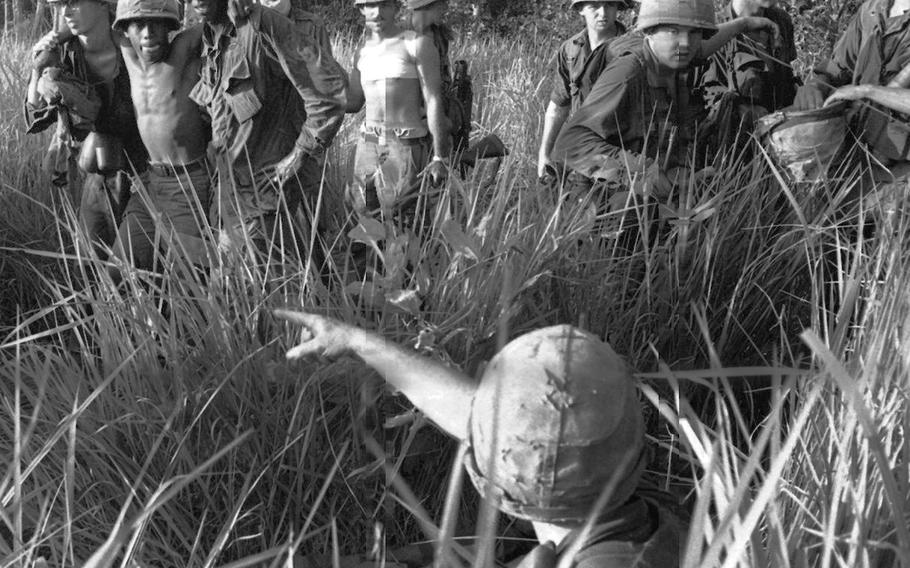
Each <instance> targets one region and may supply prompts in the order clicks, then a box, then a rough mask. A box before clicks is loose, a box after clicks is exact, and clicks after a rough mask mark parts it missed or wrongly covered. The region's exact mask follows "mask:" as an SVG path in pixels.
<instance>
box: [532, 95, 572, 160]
mask: <svg viewBox="0 0 910 568" xmlns="http://www.w3.org/2000/svg"><path fill="white" fill-rule="evenodd" d="M567 118H569V107H567V106H559V105H557V104H556V103H554V102H553V101H550V102H549V103H548V104H547V111H546V113H545V114H544V117H543V137H542V138H541V140H540V150H539V151H538V152H537V177H543V176H544V174H546V167H547V165H549V164H550V163H551V160H550V154H551V153H552V152H553V146H554V145H555V144H556V137H557V136H559V131H560V130H562V125H563V124H565V122H566V119H567Z"/></svg>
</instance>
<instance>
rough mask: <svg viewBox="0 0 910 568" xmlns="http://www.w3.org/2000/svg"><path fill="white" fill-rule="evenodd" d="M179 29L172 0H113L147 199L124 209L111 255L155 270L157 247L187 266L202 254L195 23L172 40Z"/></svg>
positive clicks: (202, 124)
mask: <svg viewBox="0 0 910 568" xmlns="http://www.w3.org/2000/svg"><path fill="white" fill-rule="evenodd" d="M179 27H180V14H179V10H178V6H177V1H176V0H119V2H118V3H117V13H116V18H115V20H114V24H113V28H114V30H115V31H116V32H117V33H118V34H120V36H119V44H120V48H121V51H122V53H123V59H124V62H125V63H126V69H127V71H128V72H129V75H130V84H131V87H132V98H133V104H134V106H135V109H136V118H137V121H138V125H139V134H140V135H141V136H142V141H143V143H144V144H145V147H146V149H147V150H148V153H149V167H148V171H146V172H143V173H142V174H141V175H140V176H139V181H138V184H141V185H142V186H144V188H145V190H146V192H147V194H148V195H147V198H145V197H143V198H141V199H132V200H131V201H130V204H129V205H128V206H127V208H126V211H125V213H124V219H123V223H122V224H121V226H120V229H119V231H118V236H117V241H116V243H115V246H114V254H115V255H117V256H118V257H119V258H120V259H121V260H123V261H124V263H126V264H127V265H130V264H132V265H134V266H136V267H138V268H142V269H144V270H152V269H154V268H155V267H154V261H155V259H156V258H158V257H159V255H156V254H155V252H156V251H155V248H156V244H158V245H161V246H165V245H167V244H174V245H175V246H177V250H179V251H180V252H181V253H185V254H186V258H187V260H189V261H190V262H191V263H193V264H197V265H202V264H203V263H204V261H205V259H206V251H205V245H204V241H203V236H204V234H205V232H206V227H207V219H208V217H207V211H208V205H209V190H210V179H211V172H210V168H209V165H208V163H207V161H206V147H207V145H208V141H209V138H210V137H211V136H210V129H209V126H208V123H207V121H206V120H205V119H204V117H203V113H202V110H201V109H200V108H199V106H198V105H197V104H196V103H195V102H193V100H192V99H190V96H189V95H190V91H191V90H192V89H193V87H194V86H195V84H196V82H197V81H198V77H199V70H200V67H201V64H202V61H201V58H200V51H201V45H202V43H201V38H202V27H201V26H199V25H197V26H195V27H193V28H190V29H186V30H182V31H181V32H179V33H178V34H176V35H174V36H173V39H172V38H171V37H170V34H171V33H172V32H173V31H174V30H177V29H178V28H179ZM138 184H137V185H138ZM162 233H163V234H166V235H169V237H162ZM114 276H115V277H116V276H119V274H116V273H115V274H114Z"/></svg>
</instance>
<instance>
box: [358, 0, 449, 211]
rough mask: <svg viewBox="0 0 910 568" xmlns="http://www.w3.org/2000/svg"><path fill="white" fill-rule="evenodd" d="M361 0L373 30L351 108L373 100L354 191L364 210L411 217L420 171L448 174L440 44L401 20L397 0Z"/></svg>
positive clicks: (434, 176)
mask: <svg viewBox="0 0 910 568" xmlns="http://www.w3.org/2000/svg"><path fill="white" fill-rule="evenodd" d="M354 4H355V5H357V6H359V7H360V12H361V13H362V14H363V16H364V19H365V22H366V27H367V32H368V33H367V38H366V40H365V42H364V44H363V46H362V47H361V48H360V50H359V51H358V52H357V55H356V56H355V59H354V68H353V70H352V71H351V82H350V91H349V97H348V109H347V110H348V112H357V111H358V110H360V109H361V108H362V107H364V106H366V116H365V118H364V122H363V125H362V126H361V129H360V139H359V140H358V142H357V151H356V154H355V157H354V173H353V181H352V182H351V184H350V185H349V188H348V196H347V197H348V200H349V202H350V203H351V205H352V207H353V209H354V211H356V212H357V213H359V214H370V213H373V212H377V211H378V212H380V213H381V215H382V216H383V217H385V218H391V216H392V215H393V214H394V213H403V214H404V218H405V220H404V221H403V222H404V223H407V224H410V223H412V222H413V220H408V218H409V217H411V216H412V214H413V212H414V211H415V207H416V206H417V201H419V200H420V198H421V197H422V195H421V191H420V190H421V179H420V174H421V173H423V172H424V170H425V171H426V177H427V178H428V180H429V181H430V183H431V184H433V185H434V186H439V185H441V184H442V183H443V182H444V181H445V179H446V177H447V176H448V165H447V164H448V161H449V153H450V142H449V141H450V138H449V133H448V131H447V128H446V117H445V110H444V103H443V97H442V80H441V75H440V63H439V52H438V50H437V49H436V47H435V46H434V44H433V41H432V39H431V38H430V37H429V36H426V35H423V34H418V33H417V32H415V31H412V30H403V29H401V28H400V27H399V26H398V24H397V22H396V19H397V17H398V3H397V0H379V1H372V0H354ZM424 197H425V196H424Z"/></svg>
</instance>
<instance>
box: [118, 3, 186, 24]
mask: <svg viewBox="0 0 910 568" xmlns="http://www.w3.org/2000/svg"><path fill="white" fill-rule="evenodd" d="M138 19H156V20H167V21H168V22H169V23H170V24H171V25H173V26H174V27H175V28H178V27H180V11H179V9H178V8H177V0H118V1H117V14H116V16H115V18H114V26H113V27H114V29H121V28H122V27H123V26H125V24H126V23H127V22H128V21H129V20H138Z"/></svg>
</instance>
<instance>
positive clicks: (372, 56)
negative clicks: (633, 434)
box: [357, 30, 418, 81]
mask: <svg viewBox="0 0 910 568" xmlns="http://www.w3.org/2000/svg"><path fill="white" fill-rule="evenodd" d="M357 70H358V71H360V78H361V79H362V80H364V81H380V80H382V79H417V78H418V77H417V32H415V31H413V30H404V31H402V32H401V33H400V34H398V35H396V36H394V37H391V38H386V39H384V40H383V41H382V42H380V43H378V44H376V45H364V46H363V47H362V48H361V49H360V58H359V59H358V61H357Z"/></svg>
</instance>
